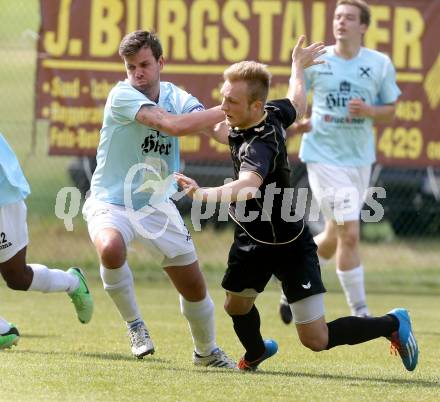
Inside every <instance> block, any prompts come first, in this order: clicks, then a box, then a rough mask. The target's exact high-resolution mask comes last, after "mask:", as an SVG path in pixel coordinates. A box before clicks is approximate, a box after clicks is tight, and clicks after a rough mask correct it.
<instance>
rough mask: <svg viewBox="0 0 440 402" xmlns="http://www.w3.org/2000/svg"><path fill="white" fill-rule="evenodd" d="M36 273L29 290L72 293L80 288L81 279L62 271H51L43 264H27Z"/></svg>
mask: <svg viewBox="0 0 440 402" xmlns="http://www.w3.org/2000/svg"><path fill="white" fill-rule="evenodd" d="M27 265H28V266H29V267H31V269H32V271H34V277H33V278H32V283H31V285H30V286H29V289H28V290H34V291H39V292H44V293H52V292H62V291H64V292H72V291H74V290H75V289H76V288H77V287H78V286H79V279H78V277H76V276H75V275H71V274H69V273H68V272H66V271H62V270H60V269H53V268H52V269H49V268H48V267H46V266H45V265H41V264H27Z"/></svg>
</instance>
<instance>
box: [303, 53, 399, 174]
mask: <svg viewBox="0 0 440 402" xmlns="http://www.w3.org/2000/svg"><path fill="white" fill-rule="evenodd" d="M326 51H327V52H326V54H325V55H324V56H323V57H322V59H323V60H325V64H319V65H315V66H312V67H310V68H308V69H306V70H305V77H306V84H307V88H308V89H309V88H310V89H312V90H313V106H312V107H313V109H312V117H311V122H312V126H313V128H312V131H311V132H310V133H307V134H304V136H303V140H302V143H301V149H300V155H299V156H300V158H301V160H302V161H304V162H307V163H310V162H320V163H327V164H331V165H336V166H364V165H369V164H372V163H373V162H374V161H375V159H376V156H375V155H376V153H375V144H374V134H373V120H372V119H371V118H366V117H351V116H350V115H349V112H348V102H349V101H350V100H351V99H362V100H363V101H364V102H365V103H367V104H369V105H383V104H389V103H394V102H395V101H396V100H397V98H398V97H399V95H400V90H399V88H398V86H397V85H396V73H395V70H394V67H393V65H392V63H391V60H390V59H389V57H388V56H386V55H385V54H383V53H380V52H378V51H375V50H371V49H367V48H364V47H362V48H361V49H360V51H359V53H358V54H357V56H356V57H354V58H352V59H350V60H346V59H343V58H341V57H339V56H337V55H336V54H335V51H334V46H327V47H326Z"/></svg>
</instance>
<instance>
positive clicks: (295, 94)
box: [287, 35, 325, 120]
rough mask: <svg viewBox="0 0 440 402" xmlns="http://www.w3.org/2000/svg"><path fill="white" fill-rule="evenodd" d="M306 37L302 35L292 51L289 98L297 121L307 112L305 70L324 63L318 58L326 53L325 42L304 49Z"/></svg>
mask: <svg viewBox="0 0 440 402" xmlns="http://www.w3.org/2000/svg"><path fill="white" fill-rule="evenodd" d="M304 41H305V36H304V35H301V36H300V38H299V39H298V42H297V43H296V45H295V47H294V49H293V51H292V72H291V76H290V80H289V90H288V92H287V97H288V98H289V99H290V102H292V105H293V106H294V107H295V109H296V114H297V120H300V119H301V118H302V117H303V116H304V115H305V113H306V110H307V92H306V83H305V79H304V69H305V68H307V67H310V66H313V65H315V64H322V63H324V61H323V60H318V57H320V56H322V55H323V54H324V53H325V46H324V43H323V42H316V43H312V44H311V45H310V46H307V47H303V44H304Z"/></svg>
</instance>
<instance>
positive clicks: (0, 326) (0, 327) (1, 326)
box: [0, 317, 11, 334]
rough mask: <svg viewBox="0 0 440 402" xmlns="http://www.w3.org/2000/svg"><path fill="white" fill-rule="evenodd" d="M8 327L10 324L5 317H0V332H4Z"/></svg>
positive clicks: (9, 327)
mask: <svg viewBox="0 0 440 402" xmlns="http://www.w3.org/2000/svg"><path fill="white" fill-rule="evenodd" d="M10 329H11V326H10V325H9V323H8V322H7V321H6V320H5V319H3V318H2V317H0V334H5V333H6V332H8V331H9V330H10Z"/></svg>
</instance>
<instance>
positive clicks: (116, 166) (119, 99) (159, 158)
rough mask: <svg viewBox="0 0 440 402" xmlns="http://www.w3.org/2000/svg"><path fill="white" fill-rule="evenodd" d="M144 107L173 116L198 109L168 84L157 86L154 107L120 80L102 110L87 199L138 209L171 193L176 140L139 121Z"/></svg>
mask: <svg viewBox="0 0 440 402" xmlns="http://www.w3.org/2000/svg"><path fill="white" fill-rule="evenodd" d="M143 105H151V106H160V107H161V108H163V109H165V110H166V111H168V112H169V113H173V114H181V113H189V112H192V111H194V110H201V109H203V106H202V105H201V104H200V102H199V101H198V100H197V99H196V98H195V97H193V96H192V95H190V94H188V93H187V92H185V91H184V90H182V89H180V88H178V87H177V86H176V85H174V84H172V83H169V82H161V83H160V97H159V102H158V103H157V104H156V103H155V102H153V101H152V100H150V99H148V98H147V97H146V96H145V95H144V94H143V93H141V92H140V91H138V90H137V89H135V88H134V87H132V86H131V85H130V84H129V83H128V82H127V81H123V82H119V83H118V84H117V85H116V86H115V87H114V88H113V89H112V90H111V91H110V94H109V96H108V98H107V102H106V105H105V109H104V122H103V127H102V129H101V137H100V141H99V146H98V150H97V157H96V159H97V167H96V170H95V172H94V174H93V177H92V182H91V192H92V197H94V198H96V199H98V200H100V201H105V202H108V203H111V204H116V205H124V206H126V207H129V208H133V209H140V208H142V207H144V206H146V205H147V204H149V203H154V204H155V203H160V202H162V201H164V200H165V199H167V198H168V197H169V196H170V195H171V194H172V193H174V192H175V191H176V184H175V181H174V178H173V177H172V174H173V173H174V172H175V171H178V170H179V164H180V160H179V140H178V138H177V137H173V136H168V135H167V134H166V133H163V132H159V131H157V130H155V129H153V128H150V127H147V126H145V125H143V124H140V123H138V122H137V121H136V119H135V117H136V114H137V113H138V111H139V109H140V108H141V106H143ZM153 194H154V195H155V196H156V198H155V199H153V198H152V196H153Z"/></svg>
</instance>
